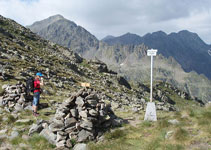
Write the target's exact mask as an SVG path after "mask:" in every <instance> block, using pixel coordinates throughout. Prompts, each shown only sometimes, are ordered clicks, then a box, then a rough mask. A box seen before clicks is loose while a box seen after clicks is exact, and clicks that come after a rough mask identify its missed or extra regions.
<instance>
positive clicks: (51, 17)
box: [47, 14, 65, 20]
mask: <svg viewBox="0 0 211 150" xmlns="http://www.w3.org/2000/svg"><path fill="white" fill-rule="evenodd" d="M47 19H52V20H59V19H65V18H64V17H63V16H62V15H60V14H57V15H54V16H50V17H49V18H47Z"/></svg>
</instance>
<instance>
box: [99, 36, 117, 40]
mask: <svg viewBox="0 0 211 150" xmlns="http://www.w3.org/2000/svg"><path fill="white" fill-rule="evenodd" d="M113 38H115V36H113V35H107V36H106V37H104V38H103V39H102V41H106V40H110V39H113Z"/></svg>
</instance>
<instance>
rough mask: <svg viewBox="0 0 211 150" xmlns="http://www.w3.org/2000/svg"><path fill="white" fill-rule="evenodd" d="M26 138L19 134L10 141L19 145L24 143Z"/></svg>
mask: <svg viewBox="0 0 211 150" xmlns="http://www.w3.org/2000/svg"><path fill="white" fill-rule="evenodd" d="M23 141H24V140H23V139H22V138H21V136H18V137H16V138H14V139H12V140H11V141H10V142H11V144H12V145H18V144H20V143H22V142H23Z"/></svg>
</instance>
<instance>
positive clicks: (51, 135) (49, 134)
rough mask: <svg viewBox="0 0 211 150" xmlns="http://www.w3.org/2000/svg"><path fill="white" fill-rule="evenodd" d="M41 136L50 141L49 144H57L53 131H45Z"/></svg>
mask: <svg viewBox="0 0 211 150" xmlns="http://www.w3.org/2000/svg"><path fill="white" fill-rule="evenodd" d="M40 135H41V136H43V137H44V138H45V139H46V140H48V142H49V143H51V144H53V145H55V144H56V138H57V136H56V134H54V133H53V132H52V131H51V130H49V129H43V130H42V131H41V132H40Z"/></svg>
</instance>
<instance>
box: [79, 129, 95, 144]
mask: <svg viewBox="0 0 211 150" xmlns="http://www.w3.org/2000/svg"><path fill="white" fill-rule="evenodd" d="M90 136H93V134H92V133H91V132H89V131H86V130H81V131H80V132H79V133H78V142H85V141H87V140H88V139H89V137H90Z"/></svg>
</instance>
